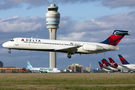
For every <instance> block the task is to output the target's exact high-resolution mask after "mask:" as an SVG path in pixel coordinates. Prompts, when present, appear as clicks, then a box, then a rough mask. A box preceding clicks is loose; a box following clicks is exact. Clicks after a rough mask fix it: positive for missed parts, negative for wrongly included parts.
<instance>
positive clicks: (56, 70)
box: [27, 61, 61, 73]
mask: <svg viewBox="0 0 135 90" xmlns="http://www.w3.org/2000/svg"><path fill="white" fill-rule="evenodd" d="M27 69H29V70H30V71H32V73H34V72H40V73H60V72H61V71H60V70H58V68H45V67H40V68H34V67H32V65H31V64H30V62H29V61H27Z"/></svg>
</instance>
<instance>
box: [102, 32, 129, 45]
mask: <svg viewBox="0 0 135 90" xmlns="http://www.w3.org/2000/svg"><path fill="white" fill-rule="evenodd" d="M125 35H129V34H128V31H123V30H115V31H114V32H113V34H112V35H111V36H109V37H108V38H107V39H106V40H105V41H103V42H101V43H105V44H109V45H113V46H116V45H117V44H118V43H119V42H120V41H121V40H122V38H123V37H124V36H125Z"/></svg>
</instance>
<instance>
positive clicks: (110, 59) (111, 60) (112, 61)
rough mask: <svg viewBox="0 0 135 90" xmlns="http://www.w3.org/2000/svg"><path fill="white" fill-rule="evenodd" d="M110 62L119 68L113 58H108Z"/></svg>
mask: <svg viewBox="0 0 135 90" xmlns="http://www.w3.org/2000/svg"><path fill="white" fill-rule="evenodd" d="M108 59H109V61H110V63H111V66H113V67H115V68H117V67H118V64H117V63H116V62H115V61H114V60H113V59H112V58H108Z"/></svg>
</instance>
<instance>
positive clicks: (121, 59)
mask: <svg viewBox="0 0 135 90" xmlns="http://www.w3.org/2000/svg"><path fill="white" fill-rule="evenodd" d="M118 56H119V58H120V61H121V63H122V64H129V63H128V61H126V60H125V59H124V58H123V57H122V56H121V55H120V54H118Z"/></svg>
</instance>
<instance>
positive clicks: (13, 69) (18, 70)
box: [0, 67, 27, 73]
mask: <svg viewBox="0 0 135 90" xmlns="http://www.w3.org/2000/svg"><path fill="white" fill-rule="evenodd" d="M26 71H27V70H26V69H25V68H16V67H0V73H26Z"/></svg>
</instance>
